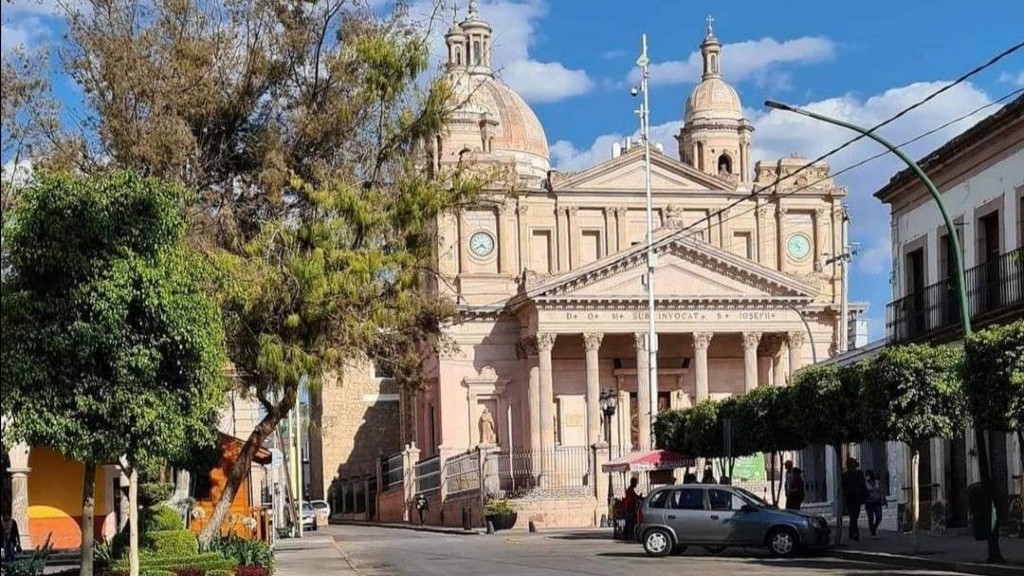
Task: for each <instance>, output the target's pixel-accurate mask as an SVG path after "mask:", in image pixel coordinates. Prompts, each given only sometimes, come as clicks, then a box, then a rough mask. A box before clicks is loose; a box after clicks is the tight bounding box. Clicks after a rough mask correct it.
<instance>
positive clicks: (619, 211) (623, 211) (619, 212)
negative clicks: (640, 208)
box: [613, 206, 629, 216]
mask: <svg viewBox="0 0 1024 576" xmlns="http://www.w3.org/2000/svg"><path fill="white" fill-rule="evenodd" d="M613 211H614V212H615V215H616V216H624V215H625V214H626V213H627V212H629V208H626V207H625V206H617V207H615V208H614V209H613Z"/></svg>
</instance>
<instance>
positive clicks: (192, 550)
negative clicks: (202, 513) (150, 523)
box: [145, 530, 199, 557]
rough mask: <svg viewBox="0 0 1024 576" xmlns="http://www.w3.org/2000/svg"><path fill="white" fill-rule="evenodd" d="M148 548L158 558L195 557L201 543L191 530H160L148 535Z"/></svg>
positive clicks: (146, 542)
mask: <svg viewBox="0 0 1024 576" xmlns="http://www.w3.org/2000/svg"><path fill="white" fill-rule="evenodd" d="M145 540H146V541H145V545H146V548H147V549H148V550H149V553H150V554H151V555H153V556H156V557H167V556H171V557H181V556H195V555H196V554H198V553H199V541H198V540H197V539H196V536H195V534H193V533H192V532H191V531H189V530H158V531H155V532H150V533H148V534H146V538H145Z"/></svg>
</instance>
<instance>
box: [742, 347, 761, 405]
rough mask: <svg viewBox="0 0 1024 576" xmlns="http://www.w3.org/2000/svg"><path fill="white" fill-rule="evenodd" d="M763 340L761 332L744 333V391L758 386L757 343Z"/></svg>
mask: <svg viewBox="0 0 1024 576" xmlns="http://www.w3.org/2000/svg"><path fill="white" fill-rule="evenodd" d="M760 342H761V333H760V332H744V333H743V391H744V393H749V392H751V391H752V390H753V389H754V388H757V345H758V344H759V343H760Z"/></svg>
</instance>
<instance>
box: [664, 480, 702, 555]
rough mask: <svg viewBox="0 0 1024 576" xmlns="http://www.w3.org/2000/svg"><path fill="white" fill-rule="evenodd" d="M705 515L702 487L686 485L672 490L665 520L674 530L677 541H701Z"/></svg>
mask: <svg viewBox="0 0 1024 576" xmlns="http://www.w3.org/2000/svg"><path fill="white" fill-rule="evenodd" d="M706 517H707V511H706V510H705V509H704V489H703V488H701V487H699V486H692V487H690V486H687V487H684V488H676V489H675V490H673V491H672V496H671V498H670V508H669V509H668V510H666V511H665V522H666V524H668V525H669V526H670V527H671V528H672V529H673V530H674V531H675V533H676V539H677V540H679V542H700V541H702V540H703V538H704V535H703V532H704V530H703V525H704V524H705V523H706V520H707V518H706Z"/></svg>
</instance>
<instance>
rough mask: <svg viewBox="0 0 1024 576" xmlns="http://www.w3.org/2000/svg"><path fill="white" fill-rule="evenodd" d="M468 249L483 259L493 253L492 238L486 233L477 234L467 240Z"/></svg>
mask: <svg viewBox="0 0 1024 576" xmlns="http://www.w3.org/2000/svg"><path fill="white" fill-rule="evenodd" d="M469 249H470V250H472V251H473V254H474V255H476V256H477V257H478V258H485V257H487V256H490V255H491V252H494V237H493V236H491V235H490V234H488V233H487V232H477V233H476V234H473V236H472V237H470V239H469Z"/></svg>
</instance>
